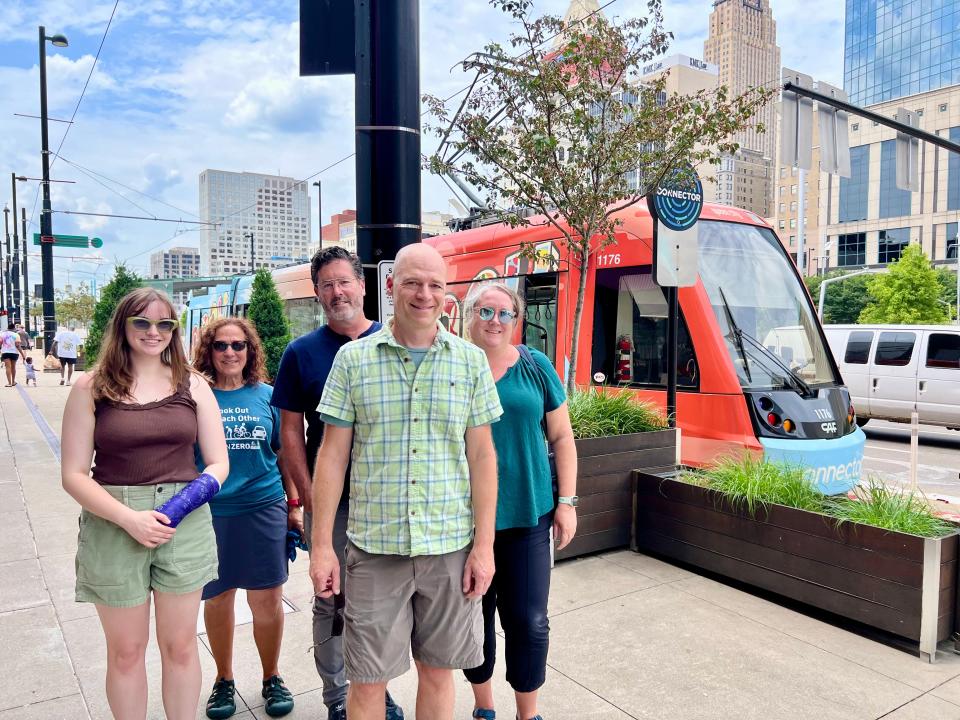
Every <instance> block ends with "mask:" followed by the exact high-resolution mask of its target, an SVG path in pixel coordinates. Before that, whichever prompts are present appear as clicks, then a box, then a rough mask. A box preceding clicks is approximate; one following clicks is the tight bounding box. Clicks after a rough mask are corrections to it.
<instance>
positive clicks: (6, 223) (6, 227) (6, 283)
mask: <svg viewBox="0 0 960 720" xmlns="http://www.w3.org/2000/svg"><path fill="white" fill-rule="evenodd" d="M13 223H14V225H16V223H17V216H16V215H14V216H13ZM3 233H4V235H5V236H6V239H7V254H6V257H4V258H3V307H4V308H6V310H7V320H6V322H10V318H11V317H12V314H13V298H12V297H11V293H10V208H8V207H7V206H6V205H4V206H3ZM5 327H6V324H4V328H5Z"/></svg>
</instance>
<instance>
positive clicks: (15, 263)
mask: <svg viewBox="0 0 960 720" xmlns="http://www.w3.org/2000/svg"><path fill="white" fill-rule="evenodd" d="M10 190H11V191H12V192H13V259H12V260H11V261H10V274H11V276H12V277H11V280H12V282H13V322H15V323H19V322H23V315H21V313H20V305H21V302H20V237H19V234H18V233H17V174H16V173H10Z"/></svg>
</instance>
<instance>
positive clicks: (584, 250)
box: [567, 235, 590, 395]
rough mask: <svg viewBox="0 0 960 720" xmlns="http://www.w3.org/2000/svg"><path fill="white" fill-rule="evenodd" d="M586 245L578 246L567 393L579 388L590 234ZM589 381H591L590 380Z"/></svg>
mask: <svg viewBox="0 0 960 720" xmlns="http://www.w3.org/2000/svg"><path fill="white" fill-rule="evenodd" d="M581 242H585V243H586V246H584V245H581V246H580V247H579V248H578V252H577V255H578V256H579V259H580V282H579V283H577V307H576V308H575V309H574V311H573V334H572V335H571V338H570V372H569V373H568V374H567V394H568V395H569V394H570V393H572V392H573V391H574V390H576V388H577V356H578V355H579V346H580V323H581V321H582V320H583V298H584V296H585V295H586V294H587V261H588V260H589V259H590V244H589V243H590V236H589V235H587V239H586V241H583V240H582V239H581ZM588 383H589V381H588Z"/></svg>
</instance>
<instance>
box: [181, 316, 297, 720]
mask: <svg viewBox="0 0 960 720" xmlns="http://www.w3.org/2000/svg"><path fill="white" fill-rule="evenodd" d="M264 357H265V356H264V350H263V346H262V344H261V342H260V337H259V336H258V335H257V331H256V330H255V329H254V327H253V325H252V324H251V323H250V322H249V321H248V320H245V319H243V318H222V319H219V320H214V321H213V322H211V323H210V324H208V325H207V326H206V327H204V328H203V330H202V332H201V335H200V341H199V342H198V343H197V346H196V348H195V349H194V353H193V366H194V368H195V369H196V370H198V371H200V372H202V373H203V374H204V375H206V376H207V377H208V378H209V379H210V382H211V384H212V386H213V394H214V395H215V396H216V398H217V402H218V403H219V406H220V412H221V414H222V416H223V417H222V420H223V428H224V433H225V434H226V437H227V447H228V449H229V452H230V482H229V483H227V485H226V487H224V489H223V492H222V493H220V494H219V495H217V496H216V497H215V498H214V499H213V500H212V501H211V503H210V508H211V510H212V512H213V528H214V530H215V532H216V535H217V549H218V552H219V556H220V569H219V577H218V578H217V579H216V580H214V581H213V582H211V583H210V584H209V585H207V586H206V587H205V588H204V589H203V599H204V604H203V618H204V624H205V627H206V630H207V638H208V639H209V640H210V650H211V651H212V652H213V658H214V661H215V662H216V664H217V677H216V680H215V681H214V684H213V691H212V692H211V694H210V699H209V700H208V701H207V707H206V712H207V717H209V718H214V719H216V718H227V717H230V716H231V715H233V714H234V713H235V712H236V701H235V698H234V695H235V693H236V686H235V685H234V676H233V627H234V613H233V608H234V599H235V596H236V593H237V589H238V588H242V589H244V590H246V593H247V604H248V605H249V606H250V611H251V612H252V614H253V639H254V642H255V643H256V645H257V651H258V652H259V654H260V663H261V665H262V666H263V687H262V688H261V694H262V695H263V698H264V701H265V705H264V709H265V711H266V713H267V714H268V715H270V716H271V717H279V716H281V715H286V714H287V713H289V712H290V711H291V710H293V695H292V694H291V693H290V691H289V690H287V688H286V686H285V685H284V684H283V680H282V678H281V677H280V672H279V670H278V669H277V663H278V661H279V658H280V642H281V639H282V638H283V606H282V595H281V593H282V590H283V584H284V583H285V582H286V581H287V549H286V548H287V530H288V529H294V528H296V529H298V530H302V528H303V515H302V513H301V509H300V503H299V500H298V499H296V498H297V493H296V489H295V488H294V487H293V483H292V482H291V483H287V484H289V488H288V490H289V496H290V498H291V500H290V501H289V502H288V501H287V498H286V496H287V494H288V493H287V492H286V491H285V488H284V484H285V481H284V480H283V479H282V477H281V472H280V468H279V465H278V457H277V453H278V452H279V450H280V411H279V410H278V409H277V408H275V407H273V406H272V405H271V404H270V400H271V397H272V396H273V388H272V387H271V386H270V385H267V384H266V383H264V382H263V381H264V380H265V379H266V374H267V373H266V369H265V367H264Z"/></svg>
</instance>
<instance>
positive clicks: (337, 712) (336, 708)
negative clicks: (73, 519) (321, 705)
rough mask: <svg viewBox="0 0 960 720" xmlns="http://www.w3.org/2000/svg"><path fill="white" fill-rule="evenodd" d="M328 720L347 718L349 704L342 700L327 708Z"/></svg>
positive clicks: (344, 719)
mask: <svg viewBox="0 0 960 720" xmlns="http://www.w3.org/2000/svg"><path fill="white" fill-rule="evenodd" d="M327 720H347V704H346V703H345V702H343V701H340V702H338V703H335V704H334V705H331V706H330V707H329V708H327Z"/></svg>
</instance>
